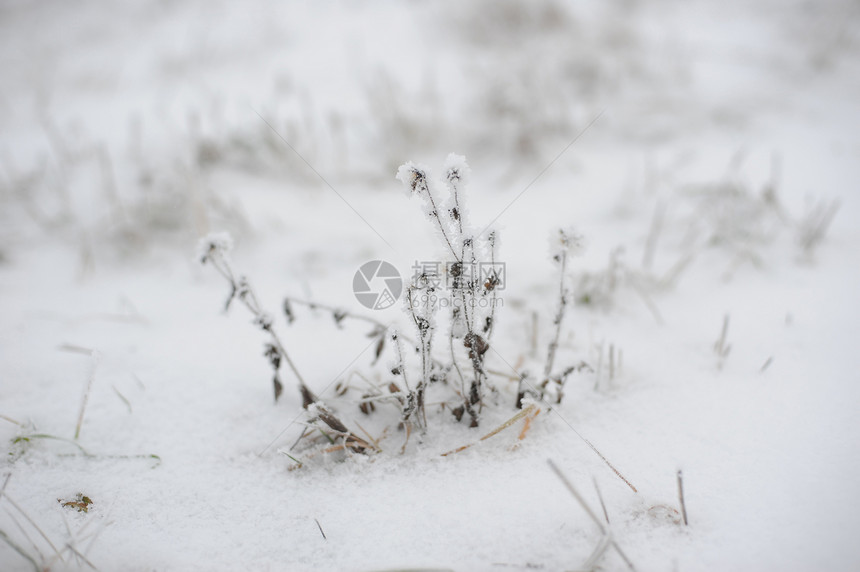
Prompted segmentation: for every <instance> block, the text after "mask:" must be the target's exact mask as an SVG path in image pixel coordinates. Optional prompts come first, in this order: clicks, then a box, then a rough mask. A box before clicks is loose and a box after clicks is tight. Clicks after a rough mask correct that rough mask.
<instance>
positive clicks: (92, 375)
mask: <svg viewBox="0 0 860 572" xmlns="http://www.w3.org/2000/svg"><path fill="white" fill-rule="evenodd" d="M90 355H91V356H92V361H93V363H92V369H91V370H90V376H89V378H88V379H87V385H86V388H85V389H84V396H83V398H81V408H80V411H79V412H78V423H77V425H75V440H76V441H77V439H78V437H80V435H81V425H83V423H84V412H85V411H86V409H87V402H88V401H89V399H90V391H92V388H93V382H95V380H96V369H98V366H99V362H100V361H101V354H99V352H97V351H93V352H92V354H90Z"/></svg>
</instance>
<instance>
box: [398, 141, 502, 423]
mask: <svg viewBox="0 0 860 572" xmlns="http://www.w3.org/2000/svg"><path fill="white" fill-rule="evenodd" d="M444 173H445V174H444V187H445V190H446V191H447V194H443V191H442V190H441V189H440V188H439V186H440V185H438V183H437V182H436V181H434V180H433V179H432V177H431V175H430V172H429V170H428V169H427V168H426V167H424V166H421V165H416V164H414V163H412V162H408V163H405V164H404V165H402V166H401V167H400V169H399V170H398V172H397V178H398V179H399V180H400V181H401V182H402V183H403V184H404V185H405V187H406V190H407V192H408V193H409V194H410V195H417V196H418V197H419V198H420V199H421V202H422V208H423V211H424V214H425V215H426V216H427V218H428V219H429V220H430V222H431V223H432V224H433V226H434V227H435V228H436V230H437V233H438V235H439V237H440V238H441V240H442V242H443V243H444V246H445V249H446V255H447V260H445V262H444V267H445V273H446V276H445V278H446V285H447V288H446V289H445V291H440V290H439V289H438V288H435V287H428V286H427V284H424V285H422V284H413V288H412V289H410V293H411V294H413V295H409V296H407V300H406V302H407V304H408V305H409V310H410V312H411V313H412V314H413V317H414V318H415V319H414V321H415V325H416V327H417V328H418V331H419V338H421V339H422V340H423V339H424V338H425V337H426V348H429V347H430V345H431V343H432V337H433V334H434V332H435V329H434V327H433V323H432V321H428V320H429V319H428V318H427V317H426V316H418V315H416V313H415V310H416V308H415V305H414V301H415V300H416V298H415V296H414V293H415V290H416V289H421V290H422V294H423V295H424V296H425V297H427V298H428V299H429V300H431V301H432V302H433V303H434V304H435V303H438V301H439V300H440V299H441V298H442V297H445V299H446V301H447V302H448V303H447V304H446V305H447V306H448V307H449V308H450V309H451V312H450V329H449V347H450V350H451V360H452V365H453V369H454V370H455V371H456V372H457V376H458V377H459V380H460V387H461V388H460V397H461V398H462V405H461V406H459V407H456V408H454V410H453V411H454V415H455V416H456V417H457V419H461V418H462V417H463V415H464V413H468V414H469V417H470V419H471V426H472V427H477V426H478V423H479V418H480V410H481V407H482V405H483V391H484V386H485V385H486V380H487V372H486V370H485V367H484V357H485V354H486V353H487V350H489V348H490V345H489V339H490V336H491V335H492V331H493V326H494V323H495V306H496V287H497V286H498V285H499V283H500V276H499V273H498V270H497V269H496V267H495V246H496V233H495V231H491V232H489V233H488V234H487V237H486V238H481V237H480V236H479V234H478V233H477V232H476V231H475V229H472V228H470V227H469V224H468V221H467V211H466V208H465V202H466V201H465V196H464V195H465V188H466V184H467V183H468V178H469V174H470V169H469V165H468V164H467V163H466V159H465V157H463V156H461V155H455V154H453V153H452V154H450V155H448V158H447V159H446V161H445V167H444ZM418 278H419V279H421V277H418ZM423 280H424V282H425V283H426V282H427V277H424V278H423ZM437 292H439V293H438V294H437ZM422 301H423V299H422ZM422 336H423V337H422ZM422 344H425V342H424V341H422ZM457 345H461V346H463V347H464V348H465V349H466V351H467V356H468V360H469V363H470V364H471V370H472V371H471V375H469V374H464V373H463V369H461V368H460V366H459V364H458V362H457V352H456V351H455V346H457ZM424 347H425V346H424V345H422V355H423V353H424ZM422 361H423V362H424V363H427V361H428V360H426V359H424V358H422Z"/></svg>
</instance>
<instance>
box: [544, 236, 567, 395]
mask: <svg viewBox="0 0 860 572" xmlns="http://www.w3.org/2000/svg"><path fill="white" fill-rule="evenodd" d="M566 268H567V250H563V251H562V253H561V272H560V273H559V280H558V298H559V300H558V311H557V312H556V314H555V319H554V320H553V323H554V324H555V335H554V336H553V338H552V341H551V342H550V343H549V348H548V349H547V356H546V365H545V366H544V369H543V374H544V377H545V378H549V376H550V374H551V373H552V367H553V364H554V363H555V352H556V350H557V349H558V339H559V337H560V336H561V322H562V320H563V319H564V311H565V309H566V306H567V289H566V288H565V287H564V272H565V269H566Z"/></svg>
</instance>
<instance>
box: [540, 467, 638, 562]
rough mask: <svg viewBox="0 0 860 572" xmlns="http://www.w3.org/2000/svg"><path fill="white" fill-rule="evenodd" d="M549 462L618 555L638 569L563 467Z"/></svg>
mask: <svg viewBox="0 0 860 572" xmlns="http://www.w3.org/2000/svg"><path fill="white" fill-rule="evenodd" d="M547 463H548V464H549V467H550V468H551V469H552V470H553V472H554V473H555V474H556V476H557V477H558V478H559V480H560V481H561V482H562V483H563V484H564V486H565V488H566V489H567V490H568V491H569V492H570V494H571V495H573V498H575V499H576V501H577V502H578V503H579V505H580V506H581V507H582V509H583V510H584V511H585V512H586V514H588V516H589V517H590V518H591V520H592V521H594V524H596V525H597V527H598V528H599V529H600V533H601V534H602V535H603V536H604V537H605V538H606V539H607V540H608V541H609V545H610V546H612V548H614V549H615V551H616V552H617V553H618V555H619V556H620V557H621V558H622V559H623V560H624V562H625V563H626V564H627V567H628V568H630V569H631V570H636V568H635V567H634V566H633V563H632V562H631V561H630V559H629V558H627V555H626V554H624V551H623V550H621V547H620V546H618V543H617V542H616V541H615V539H614V538H612V534H611V533H610V531H609V529H608V528H607V527H606V526H605V525H604V524H603V523H602V522H601V521H600V518H599V517H598V516H597V513H595V512H594V511H593V510H592V509H591V507H590V506H589V505H588V503H587V502H585V499H584V498H583V497H582V495H580V494H579V491H578V490H576V487H574V486H573V483H571V482H570V481H569V480H567V477H566V476H565V475H564V473H562V472H561V469H559V468H558V466H557V465H556V464H555V463H553V462H552V460H551V459H547ZM595 554H597V555H599V552H597V551H595ZM589 560H591V559H589Z"/></svg>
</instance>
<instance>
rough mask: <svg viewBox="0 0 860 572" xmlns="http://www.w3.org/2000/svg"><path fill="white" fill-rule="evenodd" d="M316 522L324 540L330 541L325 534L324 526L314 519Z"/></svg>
mask: <svg viewBox="0 0 860 572" xmlns="http://www.w3.org/2000/svg"><path fill="white" fill-rule="evenodd" d="M314 522H315V523H317V527H318V528H319V529H320V534H322V537H323V540H328V538H326V535H325V532H323V528H322V525H321V524H320V521H318V520H317V519H314Z"/></svg>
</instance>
